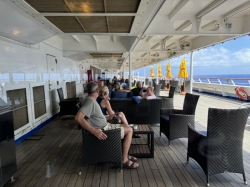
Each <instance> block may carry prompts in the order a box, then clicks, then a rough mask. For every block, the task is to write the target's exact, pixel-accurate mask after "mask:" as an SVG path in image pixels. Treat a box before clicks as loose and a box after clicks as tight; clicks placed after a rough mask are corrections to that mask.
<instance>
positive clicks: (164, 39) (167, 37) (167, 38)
mask: <svg viewBox="0 0 250 187" xmlns="http://www.w3.org/2000/svg"><path fill="white" fill-rule="evenodd" d="M172 37H173V36H166V37H165V38H163V41H164V42H166V41H167V40H169V39H170V38H172Z"/></svg>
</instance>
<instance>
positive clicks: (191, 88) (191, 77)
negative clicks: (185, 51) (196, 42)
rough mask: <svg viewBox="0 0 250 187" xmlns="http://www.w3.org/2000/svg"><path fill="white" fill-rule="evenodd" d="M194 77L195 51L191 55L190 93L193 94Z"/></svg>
mask: <svg viewBox="0 0 250 187" xmlns="http://www.w3.org/2000/svg"><path fill="white" fill-rule="evenodd" d="M193 77H194V76H193V51H191V54H190V93H191V94H192V93H193V82H192V81H191V80H193ZM184 81H185V80H184ZM184 84H185V83H184Z"/></svg>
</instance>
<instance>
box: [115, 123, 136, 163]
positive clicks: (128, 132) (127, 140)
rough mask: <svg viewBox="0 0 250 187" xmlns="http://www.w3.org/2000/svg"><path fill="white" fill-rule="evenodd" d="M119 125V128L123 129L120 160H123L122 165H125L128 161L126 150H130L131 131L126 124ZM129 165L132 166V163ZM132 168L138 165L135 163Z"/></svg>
mask: <svg viewBox="0 0 250 187" xmlns="http://www.w3.org/2000/svg"><path fill="white" fill-rule="evenodd" d="M120 125H121V127H123V128H124V139H123V153H122V160H123V163H126V162H127V161H128V150H129V148H130V145H131V141H132V135H133V129H132V128H131V127H130V126H128V125H126V124H120ZM131 164H132V161H131V163H130V164H129V165H131ZM134 166H135V167H138V166H139V164H138V163H135V165H134Z"/></svg>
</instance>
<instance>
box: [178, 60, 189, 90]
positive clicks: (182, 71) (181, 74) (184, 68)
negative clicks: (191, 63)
mask: <svg viewBox="0 0 250 187" xmlns="http://www.w3.org/2000/svg"><path fill="white" fill-rule="evenodd" d="M178 77H179V78H184V85H183V87H184V88H183V92H181V95H185V94H186V85H185V79H186V78H188V71H187V66H186V58H183V59H182V61H181V64H180V71H179V74H178Z"/></svg>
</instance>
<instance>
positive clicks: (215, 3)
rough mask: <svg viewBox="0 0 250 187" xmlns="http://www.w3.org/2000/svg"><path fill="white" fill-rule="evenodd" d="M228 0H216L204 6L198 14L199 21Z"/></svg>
mask: <svg viewBox="0 0 250 187" xmlns="http://www.w3.org/2000/svg"><path fill="white" fill-rule="evenodd" d="M226 1H227V0H215V1H213V2H212V3H210V4H209V5H208V6H207V7H205V8H203V9H202V10H201V11H200V12H198V14H197V15H196V19H197V21H199V20H200V19H201V18H202V17H203V16H205V15H206V14H208V13H209V12H211V11H212V10H214V9H215V8H216V7H218V6H220V5H221V4H222V3H225V2H226Z"/></svg>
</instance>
